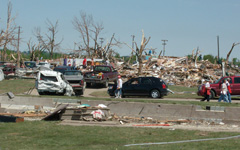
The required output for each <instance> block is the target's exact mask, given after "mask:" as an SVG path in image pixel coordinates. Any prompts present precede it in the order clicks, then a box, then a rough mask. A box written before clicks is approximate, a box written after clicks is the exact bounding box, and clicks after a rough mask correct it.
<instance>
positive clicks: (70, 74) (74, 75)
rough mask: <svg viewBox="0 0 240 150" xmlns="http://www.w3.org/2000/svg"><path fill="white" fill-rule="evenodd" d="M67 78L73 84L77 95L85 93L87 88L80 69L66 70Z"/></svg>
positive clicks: (65, 75)
mask: <svg viewBox="0 0 240 150" xmlns="http://www.w3.org/2000/svg"><path fill="white" fill-rule="evenodd" d="M64 77H65V79H66V80H67V81H68V82H69V84H70V85H71V86H72V88H73V91H74V93H75V95H83V93H84V90H85V85H86V83H85V81H84V78H83V74H82V72H81V71H79V70H70V71H69V70H68V71H65V72H64Z"/></svg>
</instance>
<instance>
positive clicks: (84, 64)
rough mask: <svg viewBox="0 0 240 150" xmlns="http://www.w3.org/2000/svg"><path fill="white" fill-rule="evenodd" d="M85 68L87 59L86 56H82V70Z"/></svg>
mask: <svg viewBox="0 0 240 150" xmlns="http://www.w3.org/2000/svg"><path fill="white" fill-rule="evenodd" d="M86 67H87V59H86V56H84V59H83V69H86Z"/></svg>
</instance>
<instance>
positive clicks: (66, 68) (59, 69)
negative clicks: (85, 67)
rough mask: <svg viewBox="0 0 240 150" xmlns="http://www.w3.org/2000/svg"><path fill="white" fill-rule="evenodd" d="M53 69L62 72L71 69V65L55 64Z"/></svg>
mask: <svg viewBox="0 0 240 150" xmlns="http://www.w3.org/2000/svg"><path fill="white" fill-rule="evenodd" d="M53 70H54V71H57V72H61V73H62V74H64V72H65V71H68V70H72V67H70V66H57V67H55V68H54V69H53Z"/></svg>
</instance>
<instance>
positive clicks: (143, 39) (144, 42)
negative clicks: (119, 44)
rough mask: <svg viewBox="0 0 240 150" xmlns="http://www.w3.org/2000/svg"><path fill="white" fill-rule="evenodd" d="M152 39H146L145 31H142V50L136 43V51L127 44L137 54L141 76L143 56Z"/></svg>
mask: <svg viewBox="0 0 240 150" xmlns="http://www.w3.org/2000/svg"><path fill="white" fill-rule="evenodd" d="M150 39H151V37H149V38H148V39H146V38H145V35H144V31H143V30H142V41H141V45H140V48H138V45H137V43H136V42H135V45H136V50H134V49H132V48H131V47H130V46H129V45H128V44H126V45H127V46H128V47H129V48H131V49H132V51H133V52H134V53H135V54H136V57H137V60H138V63H139V64H138V65H139V67H138V75H140V74H141V73H142V64H143V61H142V55H143V52H144V51H145V50H146V49H145V47H146V46H147V44H148V42H149V40H150Z"/></svg>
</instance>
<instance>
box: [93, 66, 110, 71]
mask: <svg viewBox="0 0 240 150" xmlns="http://www.w3.org/2000/svg"><path fill="white" fill-rule="evenodd" d="M94 70H95V71H99V72H110V68H109V67H105V66H96V67H95V68H94Z"/></svg>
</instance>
